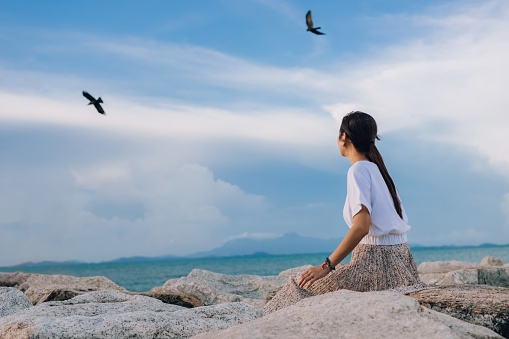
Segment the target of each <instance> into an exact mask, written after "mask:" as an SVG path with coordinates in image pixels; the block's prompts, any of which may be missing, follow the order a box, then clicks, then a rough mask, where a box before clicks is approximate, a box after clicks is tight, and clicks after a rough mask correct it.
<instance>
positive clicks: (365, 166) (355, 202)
mask: <svg viewBox="0 0 509 339" xmlns="http://www.w3.org/2000/svg"><path fill="white" fill-rule="evenodd" d="M346 186H347V195H346V201H345V207H344V209H343V217H344V218H345V221H346V223H347V225H348V227H350V228H351V227H352V226H353V217H354V216H355V215H356V214H357V213H359V212H360V210H361V208H362V206H361V204H362V205H364V206H366V208H367V209H368V211H369V214H370V218H371V224H370V226H369V234H368V235H366V236H365V237H364V238H363V239H362V240H361V242H360V243H361V244H372V245H397V244H402V243H405V242H406V241H407V236H406V232H408V230H410V226H409V225H408V218H407V215H406V213H405V209H404V208H403V204H402V203H401V210H402V212H403V219H401V218H400V217H399V215H398V212H396V208H395V207H394V201H393V200H392V196H391V193H390V192H389V188H388V187H387V184H386V183H385V180H384V178H383V177H382V174H381V173H380V170H379V169H378V166H377V165H376V164H375V163H373V162H370V161H367V160H362V161H357V162H356V163H355V164H353V165H352V167H350V169H349V170H348V176H347V185H346ZM396 192H397V191H396ZM397 194H398V198H399V199H400V202H401V198H400V197H399V193H397Z"/></svg>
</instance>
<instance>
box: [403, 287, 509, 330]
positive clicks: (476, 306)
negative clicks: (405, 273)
mask: <svg viewBox="0 0 509 339" xmlns="http://www.w3.org/2000/svg"><path fill="white" fill-rule="evenodd" d="M408 296H411V297H413V298H416V299H417V300H418V301H419V303H420V304H421V305H422V306H426V307H428V308H430V309H432V310H435V311H439V312H442V313H445V314H448V315H450V316H453V317H455V318H458V319H460V320H463V321H466V322H469V323H471V324H475V325H481V326H485V327H488V328H490V329H492V330H493V331H495V332H497V333H498V334H500V335H502V336H504V337H506V338H508V337H509V288H504V287H493V286H487V285H457V286H440V287H436V288H433V289H427V290H421V291H418V292H412V293H409V294H408Z"/></svg>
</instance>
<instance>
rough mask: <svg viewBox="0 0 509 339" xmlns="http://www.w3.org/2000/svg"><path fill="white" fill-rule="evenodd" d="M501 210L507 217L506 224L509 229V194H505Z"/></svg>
mask: <svg viewBox="0 0 509 339" xmlns="http://www.w3.org/2000/svg"><path fill="white" fill-rule="evenodd" d="M500 208H501V209H502V212H503V213H504V214H505V215H506V217H507V219H506V220H507V221H506V224H507V226H508V227H509V193H507V194H505V195H504V197H503V198H502V202H501V203H500Z"/></svg>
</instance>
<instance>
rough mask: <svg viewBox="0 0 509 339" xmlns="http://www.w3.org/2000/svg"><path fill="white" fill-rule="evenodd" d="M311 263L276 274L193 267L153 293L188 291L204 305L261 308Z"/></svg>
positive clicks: (155, 289)
mask: <svg viewBox="0 0 509 339" xmlns="http://www.w3.org/2000/svg"><path fill="white" fill-rule="evenodd" d="M309 267H311V266H309V265H307V266H301V267H296V268H292V269H290V270H286V271H283V272H281V273H279V275H276V276H264V277H260V276H257V275H227V274H221V273H214V272H209V271H205V270H199V269H194V270H192V271H191V273H189V275H188V276H187V277H182V278H178V279H170V280H168V281H167V282H166V283H165V284H164V285H163V286H162V287H156V288H153V289H152V290H151V291H150V292H152V293H162V292H186V293H191V294H194V295H196V296H197V297H198V298H199V299H200V300H201V301H202V302H203V304H204V305H215V304H221V303H228V302H244V303H247V304H250V305H253V306H255V307H257V308H260V309H261V308H262V307H263V305H264V298H265V297H266V295H267V294H268V293H269V292H270V291H273V290H275V289H276V288H277V287H279V286H281V285H282V284H284V283H286V282H287V281H288V279H289V277H290V276H291V275H293V274H296V273H301V272H304V271H305V270H307V269H308V268H309Z"/></svg>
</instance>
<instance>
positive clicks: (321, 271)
mask: <svg viewBox="0 0 509 339" xmlns="http://www.w3.org/2000/svg"><path fill="white" fill-rule="evenodd" d="M330 271H331V269H330V268H328V267H325V268H322V266H315V267H311V268H308V269H307V271H306V272H304V273H302V274H301V276H300V280H299V283H298V286H299V287H300V288H310V287H311V285H313V283H314V282H315V281H317V280H319V279H322V278H323V277H325V276H326V275H327V274H329V273H330ZM306 284H308V285H307V287H304V286H305V285H306Z"/></svg>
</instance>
